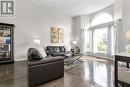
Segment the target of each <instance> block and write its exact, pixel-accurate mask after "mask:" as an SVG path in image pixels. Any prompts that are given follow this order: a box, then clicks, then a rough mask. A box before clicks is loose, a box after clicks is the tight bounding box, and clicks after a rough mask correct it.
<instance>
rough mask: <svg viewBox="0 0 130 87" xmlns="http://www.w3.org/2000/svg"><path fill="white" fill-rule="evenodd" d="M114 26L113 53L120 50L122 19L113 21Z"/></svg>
mask: <svg viewBox="0 0 130 87" xmlns="http://www.w3.org/2000/svg"><path fill="white" fill-rule="evenodd" d="M115 28H116V32H115V35H116V41H115V53H118V52H121V51H122V19H119V20H116V21H115Z"/></svg>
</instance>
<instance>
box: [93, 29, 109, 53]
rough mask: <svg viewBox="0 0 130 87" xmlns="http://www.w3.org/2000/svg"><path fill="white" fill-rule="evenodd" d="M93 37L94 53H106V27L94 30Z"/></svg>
mask: <svg viewBox="0 0 130 87" xmlns="http://www.w3.org/2000/svg"><path fill="white" fill-rule="evenodd" d="M93 36H94V37H93V44H94V48H93V49H94V50H93V51H94V53H107V50H108V49H107V43H108V42H107V27H104V28H100V29H95V30H94V33H93Z"/></svg>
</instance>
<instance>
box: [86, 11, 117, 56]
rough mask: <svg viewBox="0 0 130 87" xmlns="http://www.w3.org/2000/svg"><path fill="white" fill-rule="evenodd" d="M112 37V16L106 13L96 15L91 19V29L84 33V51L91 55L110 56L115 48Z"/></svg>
mask: <svg viewBox="0 0 130 87" xmlns="http://www.w3.org/2000/svg"><path fill="white" fill-rule="evenodd" d="M90 32H92V33H90ZM90 37H91V39H90ZM114 37H115V35H114V22H113V18H112V16H111V15H110V14H108V13H101V14H98V15H96V16H95V17H94V18H93V19H92V21H91V28H90V29H89V30H88V31H86V33H85V44H86V51H87V52H88V51H89V52H90V53H92V54H93V55H99V56H112V55H113V54H114V47H115V45H114V43H115V41H114V40H115V39H114ZM90 48H91V49H90Z"/></svg>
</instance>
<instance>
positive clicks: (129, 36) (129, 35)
mask: <svg viewBox="0 0 130 87" xmlns="http://www.w3.org/2000/svg"><path fill="white" fill-rule="evenodd" d="M125 36H126V38H127V39H128V40H130V30H129V31H127V32H126V34H125Z"/></svg>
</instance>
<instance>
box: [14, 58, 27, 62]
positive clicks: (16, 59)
mask: <svg viewBox="0 0 130 87" xmlns="http://www.w3.org/2000/svg"><path fill="white" fill-rule="evenodd" d="M26 60H27V59H16V60H15V62H18V61H26Z"/></svg>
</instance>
